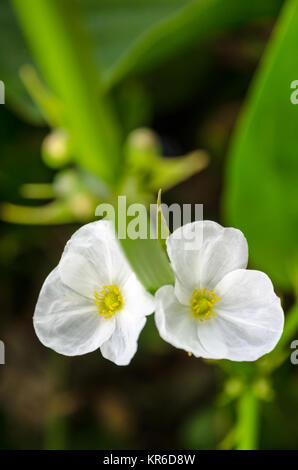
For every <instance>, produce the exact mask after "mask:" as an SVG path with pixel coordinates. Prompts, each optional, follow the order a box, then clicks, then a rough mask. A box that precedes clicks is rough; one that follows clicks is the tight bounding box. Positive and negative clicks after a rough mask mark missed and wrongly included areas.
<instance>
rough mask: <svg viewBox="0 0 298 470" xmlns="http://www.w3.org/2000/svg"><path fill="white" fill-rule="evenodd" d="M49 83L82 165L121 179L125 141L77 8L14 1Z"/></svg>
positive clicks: (47, 0)
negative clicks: (121, 145) (122, 142)
mask: <svg viewBox="0 0 298 470" xmlns="http://www.w3.org/2000/svg"><path fill="white" fill-rule="evenodd" d="M12 1H13V4H14V6H15V9H16V12H17V14H18V17H19V20H20V23H21V25H22V27H23V29H24V32H25V34H26V36H27V39H28V42H29V45H30V46H31V49H32V52H33V54H34V56H35V58H36V59H37V62H38V64H39V66H40V68H41V70H42V72H43V75H44V78H45V80H46V81H47V83H48V85H49V86H50V87H51V89H52V91H53V92H54V93H55V95H56V96H57V98H58V99H59V100H60V101H61V103H63V110H64V116H63V120H64V123H65V127H66V128H67V129H68V131H69V133H70V135H71V137H72V139H74V142H75V144H76V149H77V152H76V154H75V155H74V157H75V158H76V160H77V163H78V164H79V165H81V166H83V167H85V168H86V169H88V170H89V171H91V172H93V173H95V174H96V175H98V176H100V177H101V178H103V179H104V180H106V181H107V182H108V183H110V184H113V183H115V181H116V180H117V176H119V174H120V157H121V155H120V154H121V150H120V135H119V129H118V126H117V125H116V122H115V118H114V116H113V114H112V110H111V105H110V103H108V102H107V97H104V96H103V90H102V87H101V82H100V77H99V70H98V67H96V66H95V63H94V61H93V58H92V54H91V52H90V50H91V48H90V47H89V44H88V41H87V38H86V37H85V34H84V31H82V29H81V25H80V22H79V21H78V16H79V15H77V14H76V11H75V10H76V9H75V5H74V2H71V1H69V0H26V1H25V2H24V0H12Z"/></svg>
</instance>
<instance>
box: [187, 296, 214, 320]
mask: <svg viewBox="0 0 298 470" xmlns="http://www.w3.org/2000/svg"><path fill="white" fill-rule="evenodd" d="M218 300H220V298H219V297H216V293H215V292H214V290H209V291H208V290H207V289H206V288H204V289H195V290H194V291H193V294H192V296H191V299H190V309H191V311H192V313H193V314H194V316H195V317H197V318H198V319H199V320H200V321H204V320H210V319H211V318H212V317H214V315H215V312H214V311H213V310H212V309H213V307H214V305H215V304H216V302H217V301H218Z"/></svg>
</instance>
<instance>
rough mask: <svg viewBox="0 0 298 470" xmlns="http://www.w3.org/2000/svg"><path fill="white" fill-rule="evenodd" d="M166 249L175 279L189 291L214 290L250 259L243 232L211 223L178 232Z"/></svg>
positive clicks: (191, 226) (176, 231) (192, 226)
mask: <svg viewBox="0 0 298 470" xmlns="http://www.w3.org/2000/svg"><path fill="white" fill-rule="evenodd" d="M189 239H192V241H191V242H190V241H189ZM167 249H168V254H169V258H170V260H171V263H172V266H173V269H174V272H175V276H176V277H177V279H178V280H179V281H180V283H181V284H183V285H184V286H185V287H187V288H188V289H190V290H194V289H195V288H200V287H207V288H208V289H213V288H214V287H215V285H216V284H217V283H218V282H219V281H220V280H221V279H222V278H223V277H224V276H225V275H226V274H227V273H229V272H231V271H234V270H235V269H239V268H245V267H246V265H247V259H248V247H247V242H246V239H245V237H244V235H243V234H242V232H240V231H239V230H237V229H234V228H224V227H222V226H221V225H219V224H217V223H215V222H212V221H208V220H206V221H198V222H193V223H191V224H187V225H184V226H183V227H180V228H179V229H177V230H175V232H174V233H173V234H172V235H171V236H170V237H169V238H168V239H167Z"/></svg>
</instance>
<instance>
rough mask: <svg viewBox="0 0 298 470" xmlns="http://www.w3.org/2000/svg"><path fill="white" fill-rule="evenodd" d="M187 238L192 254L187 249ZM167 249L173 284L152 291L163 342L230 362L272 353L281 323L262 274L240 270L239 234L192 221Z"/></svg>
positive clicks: (243, 251)
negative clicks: (193, 245)
mask: <svg viewBox="0 0 298 470" xmlns="http://www.w3.org/2000/svg"><path fill="white" fill-rule="evenodd" d="M182 230H183V233H182ZM191 235H193V237H194V241H197V249H194V250H187V249H186V246H187V243H188V244H189V242H188V241H187V239H189V237H190V236H191ZM167 250H168V255H169V258H170V260H171V263H172V267H173V270H174V273H175V277H176V283H175V287H172V286H164V287H161V288H160V289H159V290H158V291H157V293H156V313H155V321H156V325H157V328H158V330H159V333H160V335H161V337H162V338H163V339H164V340H165V341H168V342H169V343H171V344H172V345H174V346H175V347H177V348H181V349H184V350H186V351H188V352H191V353H193V354H194V355H195V356H197V357H205V358H209V359H230V360H233V361H254V360H256V359H258V358H259V357H261V356H262V355H263V354H266V353H268V352H269V351H271V350H272V349H273V348H274V346H275V345H276V343H277V342H278V340H279V338H280V336H281V333H282V330H283V324H284V315H283V310H282V308H281V305H280V299H279V298H278V297H277V296H276V295H275V293H274V290H273V286H272V283H271V281H270V279H269V278H268V276H267V275H266V274H264V273H262V272H260V271H253V270H246V269H245V268H246V265H247V260H248V247H247V242H246V239H245V237H244V235H243V234H242V233H241V232H240V231H239V230H236V229H233V228H223V227H221V226H220V225H219V224H217V223H215V222H211V221H204V222H194V223H191V224H187V225H185V226H184V227H181V228H180V229H177V230H176V231H175V232H174V233H173V234H172V235H171V236H170V237H169V238H168V239H167Z"/></svg>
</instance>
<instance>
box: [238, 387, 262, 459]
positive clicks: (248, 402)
mask: <svg viewBox="0 0 298 470" xmlns="http://www.w3.org/2000/svg"><path fill="white" fill-rule="evenodd" d="M258 423H259V400H258V398H257V397H256V395H255V394H254V393H253V391H252V390H251V388H247V389H246V390H245V391H244V392H243V394H242V395H241V397H240V398H239V402H238V423H237V429H238V446H237V450H255V449H257V442H258Z"/></svg>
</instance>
